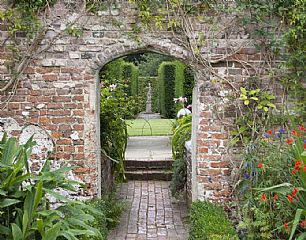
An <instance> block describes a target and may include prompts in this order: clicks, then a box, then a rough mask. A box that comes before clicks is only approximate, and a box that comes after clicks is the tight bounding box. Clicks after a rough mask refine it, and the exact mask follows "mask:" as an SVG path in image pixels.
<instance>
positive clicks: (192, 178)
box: [92, 42, 204, 200]
mask: <svg viewBox="0 0 306 240" xmlns="http://www.w3.org/2000/svg"><path fill="white" fill-rule="evenodd" d="M143 52H153V53H157V54H162V55H166V56H169V57H172V58H175V59H177V60H179V61H182V62H183V63H185V64H186V65H188V66H191V68H192V70H193V72H194V80H195V85H194V89H193V93H192V95H193V99H195V100H194V101H193V103H192V116H193V120H192V138H191V142H192V144H191V149H190V150H191V157H190V158H191V159H190V166H188V171H189V172H188V180H187V181H188V184H189V185H188V186H187V188H188V191H189V192H190V193H189V196H190V200H196V199H197V198H198V196H197V189H198V186H197V179H196V176H197V172H196V169H197V166H196V165H197V160H196V159H197V156H196V155H197V140H196V139H197V129H198V127H197V126H198V124H199V118H200V117H199V109H198V105H197V104H196V101H197V99H198V97H199V96H198V88H199V86H198V85H197V83H198V79H199V78H200V76H204V75H203V73H202V71H201V70H199V69H198V68H197V64H194V62H193V61H192V58H191V57H190V56H189V53H188V52H186V51H183V50H182V48H181V47H179V46H178V45H175V44H172V43H171V44H167V45H165V44H163V43H159V42H156V43H154V47H153V46H151V45H150V46H147V47H141V48H140V47H139V46H137V45H128V44H118V45H116V46H115V45H114V46H112V48H109V49H106V50H105V51H104V52H103V53H101V54H98V57H97V61H96V62H95V65H94V66H93V67H92V68H93V69H96V71H97V74H96V84H95V86H96V91H95V92H96V94H97V95H96V106H95V108H96V110H97V111H96V121H97V122H98V123H99V121H100V119H99V114H100V103H99V99H100V91H99V88H100V78H99V72H100V70H101V69H102V68H103V66H105V65H106V64H108V63H109V62H111V61H113V60H115V59H118V58H120V57H123V56H126V55H129V54H137V53H143ZM99 133H100V124H98V127H97V129H96V134H97V135H96V136H97V151H98V152H100V151H101V147H100V135H99ZM97 158H98V159H97V162H98V179H99V180H98V188H99V194H101V189H102V185H101V181H102V174H101V158H100V156H99V154H98V157H97Z"/></svg>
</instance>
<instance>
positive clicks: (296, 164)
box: [294, 160, 302, 171]
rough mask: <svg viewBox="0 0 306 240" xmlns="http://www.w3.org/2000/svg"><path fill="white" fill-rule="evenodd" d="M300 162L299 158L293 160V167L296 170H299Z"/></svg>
mask: <svg viewBox="0 0 306 240" xmlns="http://www.w3.org/2000/svg"><path fill="white" fill-rule="evenodd" d="M301 164H302V161H301V160H297V161H296V162H295V165H294V169H295V170H297V171H300V168H301Z"/></svg>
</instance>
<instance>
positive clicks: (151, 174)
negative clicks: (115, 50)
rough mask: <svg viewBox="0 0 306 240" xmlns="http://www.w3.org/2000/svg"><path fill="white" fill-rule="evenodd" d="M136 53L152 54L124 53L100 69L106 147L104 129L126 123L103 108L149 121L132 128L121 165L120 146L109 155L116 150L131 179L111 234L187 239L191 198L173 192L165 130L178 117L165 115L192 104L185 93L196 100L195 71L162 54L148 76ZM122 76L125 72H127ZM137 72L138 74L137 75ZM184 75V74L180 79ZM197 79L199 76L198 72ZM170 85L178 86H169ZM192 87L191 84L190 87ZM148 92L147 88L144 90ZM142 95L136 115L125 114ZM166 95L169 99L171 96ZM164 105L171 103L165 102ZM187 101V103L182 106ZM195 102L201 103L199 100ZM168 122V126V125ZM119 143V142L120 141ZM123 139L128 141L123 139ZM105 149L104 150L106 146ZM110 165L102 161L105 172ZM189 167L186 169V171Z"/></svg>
mask: <svg viewBox="0 0 306 240" xmlns="http://www.w3.org/2000/svg"><path fill="white" fill-rule="evenodd" d="M151 55H154V54H151ZM155 55H156V54H155ZM135 56H137V57H136V58H139V59H140V58H142V57H143V58H146V57H147V56H148V55H145V54H144V53H143V52H137V53H136V54H133V55H125V57H124V58H117V59H114V60H112V61H110V62H108V63H107V64H106V65H104V66H103V67H102V69H101V71H100V74H99V75H100V77H101V78H102V82H101V83H100V85H99V86H102V94H101V100H102V101H101V109H100V110H101V112H100V114H101V118H100V132H101V136H100V138H99V139H100V140H101V146H102V149H104V148H105V147H107V146H108V143H109V141H107V137H106V139H104V138H103V136H104V135H105V131H114V132H116V131H117V127H118V125H121V124H122V122H121V121H118V120H117V119H116V120H114V119H110V118H109V116H108V114H109V113H110V112H109V111H107V110H105V109H104V108H109V107H110V108H111V109H110V111H111V113H112V112H118V110H116V109H115V108H118V109H119V112H120V113H121V114H122V115H121V116H120V118H131V117H135V118H136V119H132V120H131V119H128V120H127V119H125V122H128V121H129V123H128V124H129V125H130V126H131V125H132V124H135V125H139V124H141V122H143V123H144V125H143V127H142V131H141V132H139V131H138V132H137V130H139V129H137V127H135V126H134V128H133V127H130V129H129V139H128V141H127V142H128V148H127V150H128V151H127V153H126V154H127V155H128V156H127V155H126V157H127V159H123V160H124V162H125V164H122V166H121V165H120V164H119V161H121V160H122V159H118V158H120V155H121V154H122V151H119V155H118V154H117V153H118V151H116V152H114V151H110V154H109V155H111V153H114V155H112V156H111V159H114V158H117V159H115V160H117V162H116V164H115V165H116V166H118V165H119V168H116V170H117V171H120V170H121V169H122V167H123V166H124V165H125V167H126V168H127V170H128V171H127V172H125V173H124V174H123V176H125V177H126V178H127V180H128V182H127V183H124V184H122V186H121V190H120V195H121V197H123V198H124V199H126V200H127V201H128V209H127V211H126V212H125V213H124V215H123V218H122V222H121V224H120V225H119V229H117V231H116V233H115V235H114V236H113V235H111V236H113V237H123V238H124V237H126V236H128V237H136V236H137V237H138V236H143V237H153V238H154V237H159V236H161V237H174V238H176V239H180V237H183V238H182V239H185V238H186V236H187V235H186V228H185V225H184V224H183V220H182V218H184V217H186V215H187V214H186V213H187V211H186V203H185V204H184V203H183V201H175V200H174V197H173V195H172V194H173V191H172V194H171V193H170V190H169V180H170V179H171V177H172V172H171V170H172V167H171V166H172V162H173V161H172V151H171V143H170V137H169V136H165V135H167V134H169V133H170V134H171V132H172V122H171V121H173V122H174V121H175V120H173V119H162V117H168V118H177V117H178V116H177V112H178V110H182V109H184V110H185V111H186V110H187V111H189V110H188V109H187V108H186V107H187V105H188V103H187V100H186V103H184V102H185V101H184V99H185V98H186V99H187V97H183V96H184V93H185V94H186V96H188V98H190V101H191V98H192V95H195V93H194V91H193V88H194V84H193V83H194V82H193V81H192V87H191V89H190V85H188V84H187V82H188V79H187V75H189V76H190V75H191V72H190V68H188V67H187V66H186V65H184V64H183V63H182V62H180V61H178V60H176V59H174V58H172V57H169V56H165V55H158V56H159V59H158V60H157V61H155V62H156V63H154V66H151V68H153V69H154V71H155V74H153V75H151V76H147V75H145V76H143V74H142V76H139V75H137V74H135V73H134V71H136V69H137V68H138V69H139V68H141V66H143V65H142V64H141V60H139V59H137V60H133V59H132V58H133V57H134V58H135ZM161 56H162V57H161ZM156 58H158V57H156ZM131 59H132V60H131ZM147 59H148V58H146V60H145V61H144V62H146V63H148V60H147ZM139 61H140V63H139ZM150 61H151V62H150V64H152V60H151V59H150ZM133 62H134V63H133ZM153 62H154V61H153ZM157 62H159V63H157ZM135 64H136V65H137V67H136V66H135ZM156 65H157V66H156ZM122 69H123V70H122ZM127 69H128V70H127ZM166 69H168V71H169V72H171V71H173V72H172V73H173V74H172V75H171V74H170V75H169V74H168V76H164V75H165V72H166ZM147 70H148V69H147ZM125 71H126V72H128V74H127V75H124V74H125V73H126V72H125ZM154 71H153V72H154ZM162 71H163V72H162ZM142 72H145V71H142ZM119 75H120V76H119ZM121 75H124V76H123V77H122V76H121ZM136 75H137V77H135V76H136ZM140 75H141V74H140ZM180 77H181V78H182V79H180ZM128 78H129V79H128ZM136 78H137V79H136ZM171 78H172V79H171ZM192 79H193V80H194V76H193V78H192ZM165 80H166V81H168V82H167V84H168V85H167V86H166V87H165V86H164V85H163V86H162V87H163V88H164V89H167V90H168V91H167V93H166V94H167V96H166V97H165V93H164V94H162V92H163V89H162V87H161V84H165V83H164V82H163V81H165ZM135 82H137V84H138V85H137V87H136V88H135V86H134V85H135ZM171 82H172V83H173V84H174V85H173V86H172V85H171V84H170V83H171ZM177 85H180V87H181V89H182V92H181V93H178V91H179V90H178V89H177V88H178V86H177ZM183 85H184V86H183ZM185 85H186V86H185ZM171 87H172V88H173V89H171V90H170V88H171ZM188 87H189V89H187V88H188ZM183 90H184V91H183ZM137 92H138V93H137ZM143 92H145V94H144V93H143ZM152 93H153V94H152ZM180 94H181V95H180ZM143 95H145V96H143ZM151 95H153V96H151ZM156 95H157V96H156ZM116 97H117V98H122V99H123V101H124V102H125V104H124V106H122V105H121V104H120V103H119V102H116ZM133 97H134V98H133ZM137 97H139V98H142V100H139V101H140V104H139V106H138V107H136V110H137V108H139V110H138V112H135V113H132V114H130V112H128V113H126V110H129V111H135V109H132V108H130V103H129V101H133V103H134V104H136V101H137V99H138V98H137ZM193 97H197V96H193ZM164 98H166V100H165V99H164ZM173 99H176V101H178V99H182V101H181V102H180V101H178V102H179V103H177V106H175V105H176V104H175V102H174V101H173ZM165 103H167V104H165ZM189 103H191V102H189ZM164 105H167V106H166V107H165V106H164ZM182 106H184V107H183V108H182ZM194 107H196V106H195V104H194ZM171 108H172V109H171ZM165 110H167V111H165ZM105 115H106V116H105ZM114 115H118V114H114ZM108 120H109V121H114V124H117V125H116V126H115V125H112V126H109V125H108V124H107V123H106V122H105V121H108ZM156 121H158V122H160V123H163V124H164V126H163V129H157V128H156V127H159V126H155V125H154V124H155V123H154V122H156ZM165 121H166V122H167V121H168V122H169V121H170V122H171V124H169V123H168V126H166V125H167V124H166V123H165ZM135 122H136V123H135ZM146 124H148V125H149V127H150V128H149V129H145V126H146ZM167 127H168V129H165V128H167ZM104 128H105V129H107V130H105V129H104ZM119 128H120V127H119ZM148 130H149V133H148ZM120 131H121V129H119V132H120ZM121 132H122V131H121ZM148 135H150V136H148ZM152 135H153V136H152ZM111 136H115V134H112V135H111ZM123 137H124V136H122V138H123ZM188 140H189V139H188ZM115 143H118V142H116V141H115ZM122 144H124V142H123V143H122ZM117 147H119V148H122V147H123V148H125V147H126V146H122V145H120V146H117ZM117 149H118V148H117ZM102 152H104V151H103V150H102ZM191 153H192V150H190V155H191ZM109 155H108V156H109ZM104 157H105V156H103V154H102V159H103V158H104ZM169 157H170V159H169ZM191 159H192V157H191V156H190V160H191ZM113 161H114V160H113ZM177 161H178V160H177ZM184 161H186V160H184ZM169 163H170V164H169ZM103 164H105V161H103ZM188 165H189V166H188V167H187V169H188V171H190V173H188V174H187V176H188V178H189V179H188V184H187V190H189V191H190V192H192V174H191V172H192V171H191V169H192V161H190V162H188ZM109 169H110V168H109V166H107V169H105V166H103V165H102V175H103V172H104V171H105V170H106V171H109ZM187 169H186V170H185V171H186V172H187ZM122 173H123V172H122ZM169 174H170V175H169ZM104 175H105V174H104ZM118 175H119V174H117V176H118ZM120 176H121V175H120ZM172 182H173V181H172ZM185 191H186V190H185ZM187 195H188V197H191V193H189V194H187ZM172 228H173V229H172ZM123 229H125V230H123Z"/></svg>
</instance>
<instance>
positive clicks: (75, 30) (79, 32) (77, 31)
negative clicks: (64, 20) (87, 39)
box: [65, 27, 83, 37]
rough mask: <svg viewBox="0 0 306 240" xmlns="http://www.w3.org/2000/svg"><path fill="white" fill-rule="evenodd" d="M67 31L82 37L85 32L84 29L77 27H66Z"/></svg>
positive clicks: (74, 35)
mask: <svg viewBox="0 0 306 240" xmlns="http://www.w3.org/2000/svg"><path fill="white" fill-rule="evenodd" d="M65 32H66V33H68V34H69V35H71V36H73V37H80V36H82V34H83V30H82V29H80V28H77V27H69V28H66V29H65Z"/></svg>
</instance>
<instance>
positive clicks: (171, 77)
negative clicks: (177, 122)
mask: <svg viewBox="0 0 306 240" xmlns="http://www.w3.org/2000/svg"><path fill="white" fill-rule="evenodd" d="M175 70H176V64H175V63H174V62H163V63H162V64H161V65H160V66H159V69H158V78H159V104H160V113H161V115H163V116H164V117H166V118H173V117H175V105H174V101H173V98H174V97H175V89H174V86H175Z"/></svg>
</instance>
